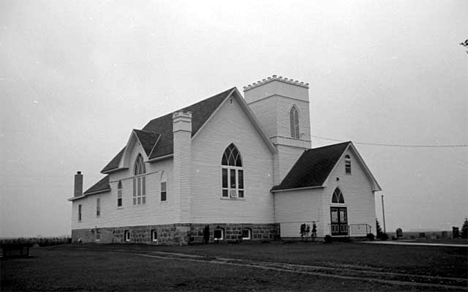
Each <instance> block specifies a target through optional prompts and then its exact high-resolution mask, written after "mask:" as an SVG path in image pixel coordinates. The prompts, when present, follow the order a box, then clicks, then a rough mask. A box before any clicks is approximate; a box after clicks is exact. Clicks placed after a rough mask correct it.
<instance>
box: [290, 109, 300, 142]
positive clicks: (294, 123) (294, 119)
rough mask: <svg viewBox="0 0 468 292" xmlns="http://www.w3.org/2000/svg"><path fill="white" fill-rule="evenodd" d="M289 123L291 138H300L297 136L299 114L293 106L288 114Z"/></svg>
mask: <svg viewBox="0 0 468 292" xmlns="http://www.w3.org/2000/svg"><path fill="white" fill-rule="evenodd" d="M289 122H290V126H291V137H293V138H295V139H299V138H300V134H299V112H298V111H297V108H296V106H293V107H292V108H291V111H290V112H289Z"/></svg>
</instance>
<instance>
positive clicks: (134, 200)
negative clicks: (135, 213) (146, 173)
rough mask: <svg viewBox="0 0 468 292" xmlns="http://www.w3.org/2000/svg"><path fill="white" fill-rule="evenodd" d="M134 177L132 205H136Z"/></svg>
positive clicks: (134, 182)
mask: <svg viewBox="0 0 468 292" xmlns="http://www.w3.org/2000/svg"><path fill="white" fill-rule="evenodd" d="M136 184H137V181H136V177H134V178H133V205H136Z"/></svg>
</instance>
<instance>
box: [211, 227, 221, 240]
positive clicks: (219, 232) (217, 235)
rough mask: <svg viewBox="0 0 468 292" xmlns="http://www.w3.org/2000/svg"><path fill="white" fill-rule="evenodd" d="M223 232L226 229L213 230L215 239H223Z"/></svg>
mask: <svg viewBox="0 0 468 292" xmlns="http://www.w3.org/2000/svg"><path fill="white" fill-rule="evenodd" d="M223 233H224V230H223V229H221V228H218V229H215V230H214V232H213V236H214V239H215V240H223Z"/></svg>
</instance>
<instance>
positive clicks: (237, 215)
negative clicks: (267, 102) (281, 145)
mask: <svg viewBox="0 0 468 292" xmlns="http://www.w3.org/2000/svg"><path fill="white" fill-rule="evenodd" d="M231 143H234V145H236V147H237V148H238V150H239V152H240V154H241V156H242V163H243V168H244V185H245V198H244V199H240V198H239V199H225V198H222V196H221V194H222V189H221V159H222V155H223V153H224V151H225V150H226V148H227V147H228V146H229V144H231ZM191 181H192V196H193V199H192V221H193V222H194V223H217V222H227V223H273V195H272V194H271V193H270V189H271V187H272V183H273V154H272V153H271V151H270V150H269V148H268V147H267V145H266V144H265V142H264V141H263V140H262V139H261V138H260V135H259V134H258V132H257V131H256V130H255V128H254V127H253V125H252V123H251V121H250V120H249V119H248V117H247V115H246V114H245V113H244V111H243V110H242V109H241V107H240V105H239V103H238V101H237V99H235V98H232V103H231V102H230V100H227V101H226V102H225V103H224V104H223V105H222V106H221V107H220V108H219V111H218V112H217V113H215V115H214V116H213V117H212V119H211V121H209V122H208V123H207V124H206V126H205V127H204V128H203V129H202V131H200V132H199V133H198V134H197V136H196V137H195V138H194V139H193V140H192V178H191Z"/></svg>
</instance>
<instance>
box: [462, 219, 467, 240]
mask: <svg viewBox="0 0 468 292" xmlns="http://www.w3.org/2000/svg"><path fill="white" fill-rule="evenodd" d="M461 238H468V218H465V222H463V226H462V230H461Z"/></svg>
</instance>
